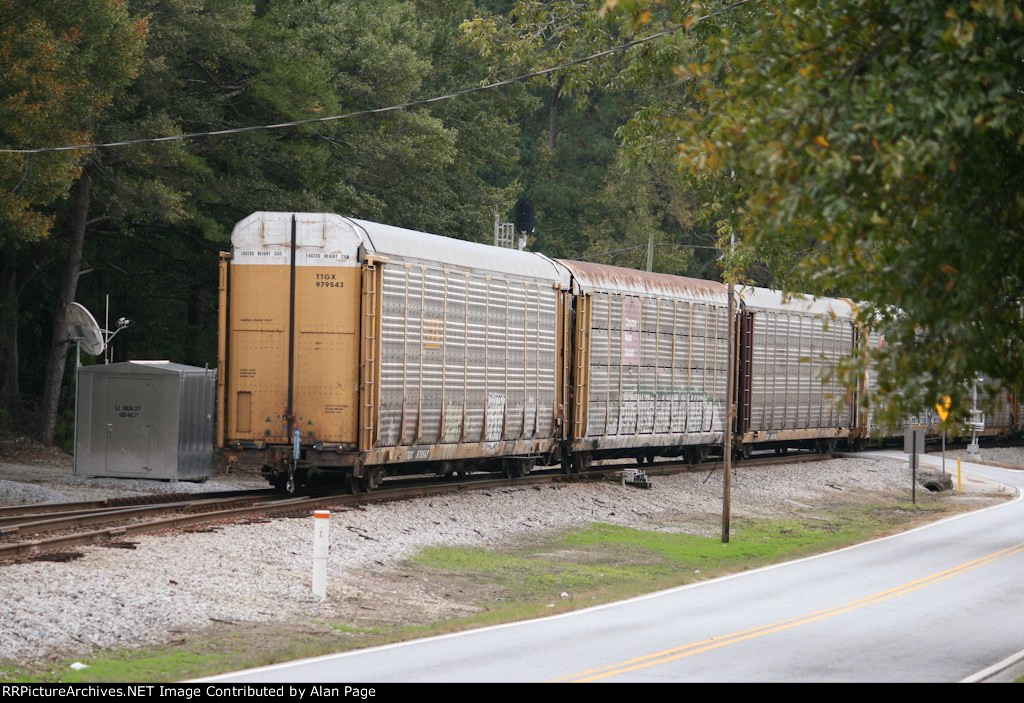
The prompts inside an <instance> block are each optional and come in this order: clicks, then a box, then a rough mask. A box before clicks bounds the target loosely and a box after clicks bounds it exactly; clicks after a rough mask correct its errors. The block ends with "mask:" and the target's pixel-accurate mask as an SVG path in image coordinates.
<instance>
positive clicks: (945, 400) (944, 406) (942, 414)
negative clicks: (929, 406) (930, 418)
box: [935, 395, 953, 422]
mask: <svg viewBox="0 0 1024 703" xmlns="http://www.w3.org/2000/svg"><path fill="white" fill-rule="evenodd" d="M952 405H953V400H952V398H950V397H949V396H948V395H944V396H942V402H941V403H936V404H935V410H937V411H938V413H939V418H940V419H941V420H942V421H943V422H945V421H946V418H947V417H949V409H950V407H952Z"/></svg>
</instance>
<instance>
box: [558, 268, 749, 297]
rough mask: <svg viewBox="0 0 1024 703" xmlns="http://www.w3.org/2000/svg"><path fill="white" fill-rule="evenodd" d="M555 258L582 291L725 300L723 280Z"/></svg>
mask: <svg viewBox="0 0 1024 703" xmlns="http://www.w3.org/2000/svg"><path fill="white" fill-rule="evenodd" d="M557 261H558V263H560V264H562V265H563V266H565V267H566V268H567V269H569V271H570V272H572V275H573V278H574V279H575V280H574V284H575V286H576V287H577V288H578V289H579V290H580V292H583V293H589V292H591V291H595V290H600V291H607V292H614V293H626V294H630V295H644V296H654V297H661V298H675V299H677V300H699V301H701V302H708V303H718V304H721V305H728V304H729V298H728V289H727V288H726V286H725V284H724V283H719V282H718V281H705V280H703V279H700V278H686V277H685V276H670V275H668V274H667V273H649V272H647V271H637V270H636V269H626V268H621V267H619V266H608V265H606V264H592V263H590V262H587V261H566V260H564V259H558V260H557Z"/></svg>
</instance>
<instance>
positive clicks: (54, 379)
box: [39, 168, 92, 446]
mask: <svg viewBox="0 0 1024 703" xmlns="http://www.w3.org/2000/svg"><path fill="white" fill-rule="evenodd" d="M91 189H92V178H91V177H90V176H89V172H88V170H87V169H84V168H83V169H82V175H81V176H79V177H78V180H77V181H75V185H74V187H73V188H72V189H71V241H70V242H69V244H70V246H69V247H68V261H67V265H66V266H65V268H64V285H63V286H62V288H61V297H60V300H58V301H57V309H56V310H55V311H54V316H53V342H52V343H51V344H50V358H49V360H48V361H47V364H46V382H45V384H44V385H43V406H42V422H41V426H40V428H39V441H41V442H42V443H43V444H45V445H46V446H50V445H52V444H53V434H54V430H55V429H56V427H57V409H58V407H59V405H60V389H61V385H62V384H63V381H64V366H65V363H66V361H67V355H68V341H67V332H66V331H65V329H64V327H65V323H66V321H67V315H66V311H67V307H68V305H70V304H71V303H73V302H74V300H75V293H76V291H77V290H78V275H79V273H80V272H81V270H82V247H83V245H84V244H85V223H86V220H87V219H88V216H89V194H90V190H91Z"/></svg>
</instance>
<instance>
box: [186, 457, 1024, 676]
mask: <svg viewBox="0 0 1024 703" xmlns="http://www.w3.org/2000/svg"><path fill="white" fill-rule="evenodd" d="M885 458H886V459H888V458H889V457H885ZM986 468H994V467H986ZM1006 488H1010V486H1006ZM1014 490H1015V491H1016V493H1017V497H1016V498H1014V499H1013V500H1008V501H1006V502H1005V503H999V504H998V505H991V506H989V507H987V508H982V509H981V510H972V511H970V512H967V513H960V514H959V515H953V516H951V517H948V518H944V519H942V520H939V521H938V522H930V523H928V524H927V525H921V526H920V527H915V528H913V529H910V530H907V531H905V532H897V533H896V534H894V535H887V536H886V537H879V538H877V539H873V540H870V541H867V542H860V543H858V544H851V545H850V546H849V547H842V548H841V549H836V550H833V551H831V552H822V553H821V554H812V555H811V556H809V557H802V558H800V559H794V560H793V561H785V562H781V563H779V564H769V565H768V566H762V567H760V568H757V569H752V570H750V571H740V572H738V573H735V574H729V575H728V576H719V577H718V578H714V579H708V580H707V581H698V582H697V583H688V584H686V585H683V586H675V587H673V588H668V589H665V590H663V591H655V592H654V593H645V594H643V595H641V596H634V597H633V598H628V599H626V600H619V601H614V602H611V603H602V604H601V605H594V606H591V607H589V608H581V609H580V610H570V611H568V612H565V613H558V614H557V615H544V616H541V617H537V618H532V619H530V620H519V621H517V622H506V623H502V624H500V625H489V626H487V627H479V628H473V629H471V630H462V631H460V632H449V633H447V634H444V635H434V636H433V637H424V638H421V639H415V640H406V641H404V642H392V643H391V644H382V645H379V646H377V647H367V648H366V649H353V650H349V651H347V652H336V653H334V654H322V655H320V656H317V657H308V658H306V659H296V660H294V661H289V662H281V663H279V664H270V665H268V666H259V667H255V668H252V669H243V670H241V671H233V672H231V673H227V674H218V675H216V676H211V677H209V678H203V679H190V680H188V681H183V682H182V683H213V682H216V681H221V680H223V679H229V678H232V677H236V676H245V675H249V674H256V673H265V672H270V671H277V670H278V669H286V668H288V667H292V666H303V665H305V664H312V663H315V662H323V661H329V660H331V659H343V658H345V657H351V656H356V655H361V654H369V653H375V652H383V651H386V650H388V649H397V648H399V647H407V646H411V645H419V644H424V643H428V642H438V641H440V640H447V639H452V638H455V637H463V636H466V635H475V634H478V633H481V632H491V631H494V630H504V629H507V628H511V627H521V626H524V625H532V624H533V623H536V622H541V621H544V622H551V621H552V620H561V619H562V618H569V617H574V616H577V615H584V614H586V613H592V612H595V611H598V610H605V609H608V608H617V607H620V606H624V605H629V604H631V603H637V602H639V601H644V600H650V599H652V598H661V597H662V596H667V595H672V594H674V593H679V592H681V591H687V590H690V589H692V588H700V587H702V586H709V585H711V584H715V583H720V582H722V581H728V580H730V579H735V578H742V577H745V576H752V575H754V574H759V573H761V572H763V571H771V570H772V569H779V568H782V567H784V566H791V565H793V564H800V563H802V562H805V561H811V560H812V559H820V558H822V557H828V556H832V555H833V554H840V553H842V552H846V551H849V550H851V549H860V548H862V547H867V546H868V545H872V544H877V543H878V542H885V541H886V540H890V539H895V538H897V537H902V536H904V535H909V534H912V533H914V532H920V531H921V530H928V529H931V528H933V527H938V526H939V525H942V524H945V523H947V522H952V521H953V520H960V519H963V518H967V517H971V516H973V515H980V514H981V513H985V512H988V511H989V510H998V509H999V508H1005V507H1007V506H1009V505H1013V504H1014V503H1018V502H1020V500H1021V498H1022V497H1024V492H1022V491H1021V489H1019V488H1015V489H1014ZM1021 655H1022V658H1024V652H1021ZM1014 656H1016V655H1014ZM1011 658H1012V657H1011ZM1003 661H1006V660H1003ZM1002 663H1003V662H1000V663H999V664H995V665H993V667H998V666H1000V665H1001V664H1002ZM1006 666H1009V664H1007V665H1006ZM993 667H989V668H993ZM1003 668H1005V667H1003ZM985 671H988V669H986V670H985ZM979 673H984V672H979ZM978 675H979V674H975V676H978ZM964 681H965V682H966V681H967V679H965V680H964Z"/></svg>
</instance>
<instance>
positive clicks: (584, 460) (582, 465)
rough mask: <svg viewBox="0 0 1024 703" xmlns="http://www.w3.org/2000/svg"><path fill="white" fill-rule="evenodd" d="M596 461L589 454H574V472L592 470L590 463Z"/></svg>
mask: <svg viewBox="0 0 1024 703" xmlns="http://www.w3.org/2000/svg"><path fill="white" fill-rule="evenodd" d="M593 462H594V458H593V457H592V456H590V455H589V454H573V455H572V468H573V473H577V474H578V473H582V472H584V471H589V470H590V465H591V464H592V463H593Z"/></svg>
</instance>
